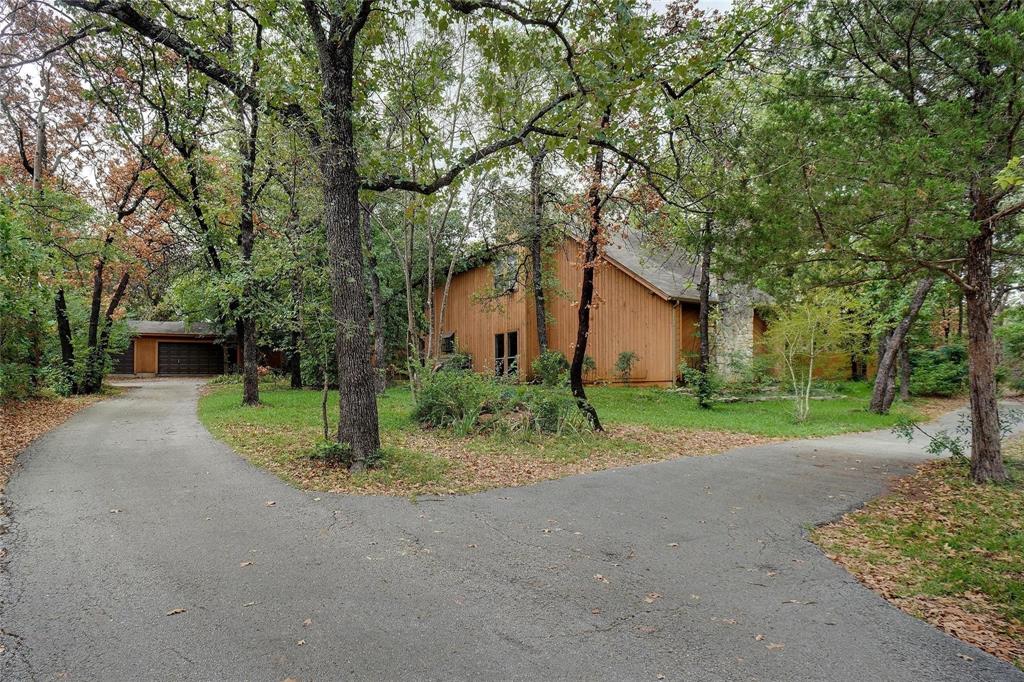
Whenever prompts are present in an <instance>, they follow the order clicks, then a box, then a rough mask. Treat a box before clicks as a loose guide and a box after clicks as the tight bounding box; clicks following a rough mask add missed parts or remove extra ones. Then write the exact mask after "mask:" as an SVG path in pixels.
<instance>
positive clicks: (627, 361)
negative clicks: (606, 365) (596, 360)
mask: <svg viewBox="0 0 1024 682" xmlns="http://www.w3.org/2000/svg"><path fill="white" fill-rule="evenodd" d="M639 360H640V356H639V355H637V354H636V353H634V352H633V351H631V350H624V351H622V352H621V353H619V357H618V358H616V360H615V373H616V374H617V375H619V378H620V379H622V381H623V383H626V384H628V383H629V380H630V377H631V376H632V374H633V368H634V367H635V366H636V363H637V361H639Z"/></svg>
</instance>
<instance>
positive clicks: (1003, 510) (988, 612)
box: [813, 439, 1024, 669]
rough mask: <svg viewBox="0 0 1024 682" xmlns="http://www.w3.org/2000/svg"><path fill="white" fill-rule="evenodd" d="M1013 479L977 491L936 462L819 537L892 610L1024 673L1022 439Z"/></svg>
mask: <svg viewBox="0 0 1024 682" xmlns="http://www.w3.org/2000/svg"><path fill="white" fill-rule="evenodd" d="M1006 461H1007V465H1008V467H1009V469H1010V472H1011V476H1012V481H1011V482H1010V483H1008V484H1005V485H989V486H978V485H975V484H974V483H972V482H971V481H970V478H969V471H968V468H967V466H966V465H964V464H961V463H958V462H953V461H941V462H931V463H928V464H925V465H923V466H922V467H921V468H920V469H919V471H918V472H917V474H915V475H914V476H911V477H909V478H907V479H904V480H902V481H900V482H899V483H898V484H897V486H896V488H895V489H894V491H893V492H892V493H891V494H889V495H887V496H885V497H882V498H880V499H878V500H875V501H874V502H871V503H870V504H868V505H867V506H866V507H864V508H863V509H861V510H858V511H856V512H853V513H851V514H847V515H846V516H844V517H843V519H842V520H840V521H839V522H837V523H835V524H832V525H829V526H824V527H822V528H819V529H818V530H816V531H815V533H814V535H813V539H814V541H815V542H816V543H818V545H820V546H821V548H822V549H823V550H824V551H825V552H826V553H827V554H828V555H829V556H830V557H831V558H833V559H834V560H836V561H838V562H839V563H840V564H842V565H843V566H845V567H846V568H847V569H848V570H849V571H850V572H851V573H853V574H854V575H855V576H857V578H858V579H859V580H861V582H863V583H864V584H865V585H867V586H868V587H871V588H872V589H874V590H876V591H877V592H879V593H880V594H881V595H882V596H884V597H885V598H886V599H889V600H890V601H892V602H893V603H894V604H895V605H896V606H898V607H899V608H901V609H903V610H904V611H907V612H908V613H912V614H914V615H915V616H918V617H920V618H923V619H925V620H927V621H928V622H930V623H932V624H933V625H935V626H937V627H939V628H941V629H942V630H944V631H946V632H948V633H950V634H952V635H955V636H957V637H959V638H960V639H963V640H964V641H966V642H969V643H971V644H974V645H975V646H977V647H979V648H981V649H984V650H986V651H988V652H990V653H992V654H994V655H996V656H999V657H1000V658H1002V659H1004V660H1007V661H1010V662H1012V663H1014V664H1015V665H1017V666H1018V667H1020V668H1021V669H1024V439H1018V440H1016V441H1015V442H1012V443H1010V444H1009V445H1008V446H1007V448H1006Z"/></svg>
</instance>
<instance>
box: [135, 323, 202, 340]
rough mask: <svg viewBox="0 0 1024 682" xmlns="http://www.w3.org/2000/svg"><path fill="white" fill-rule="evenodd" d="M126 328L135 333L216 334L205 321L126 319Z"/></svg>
mask: <svg viewBox="0 0 1024 682" xmlns="http://www.w3.org/2000/svg"><path fill="white" fill-rule="evenodd" d="M127 322H128V328H129V329H131V330H132V332H134V333H136V334H177V335H179V336H216V335H217V332H216V330H214V329H213V327H212V326H210V325H209V324H207V323H205V322H192V323H186V322H183V321H181V320H175V321H173V322H158V321H156V320H128V321H127Z"/></svg>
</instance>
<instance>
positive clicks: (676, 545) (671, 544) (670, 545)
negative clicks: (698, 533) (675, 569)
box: [668, 542, 679, 547]
mask: <svg viewBox="0 0 1024 682" xmlns="http://www.w3.org/2000/svg"><path fill="white" fill-rule="evenodd" d="M668 546H669V547H678V546H679V543H678V542H670V543H668Z"/></svg>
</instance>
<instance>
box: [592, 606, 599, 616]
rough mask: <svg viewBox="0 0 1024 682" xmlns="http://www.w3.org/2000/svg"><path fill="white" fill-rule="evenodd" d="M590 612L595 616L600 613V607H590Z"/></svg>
mask: <svg viewBox="0 0 1024 682" xmlns="http://www.w3.org/2000/svg"><path fill="white" fill-rule="evenodd" d="M590 612H591V613H592V614H594V615H595V616H597V615H599V614H600V613H601V609H597V608H595V609H590Z"/></svg>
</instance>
